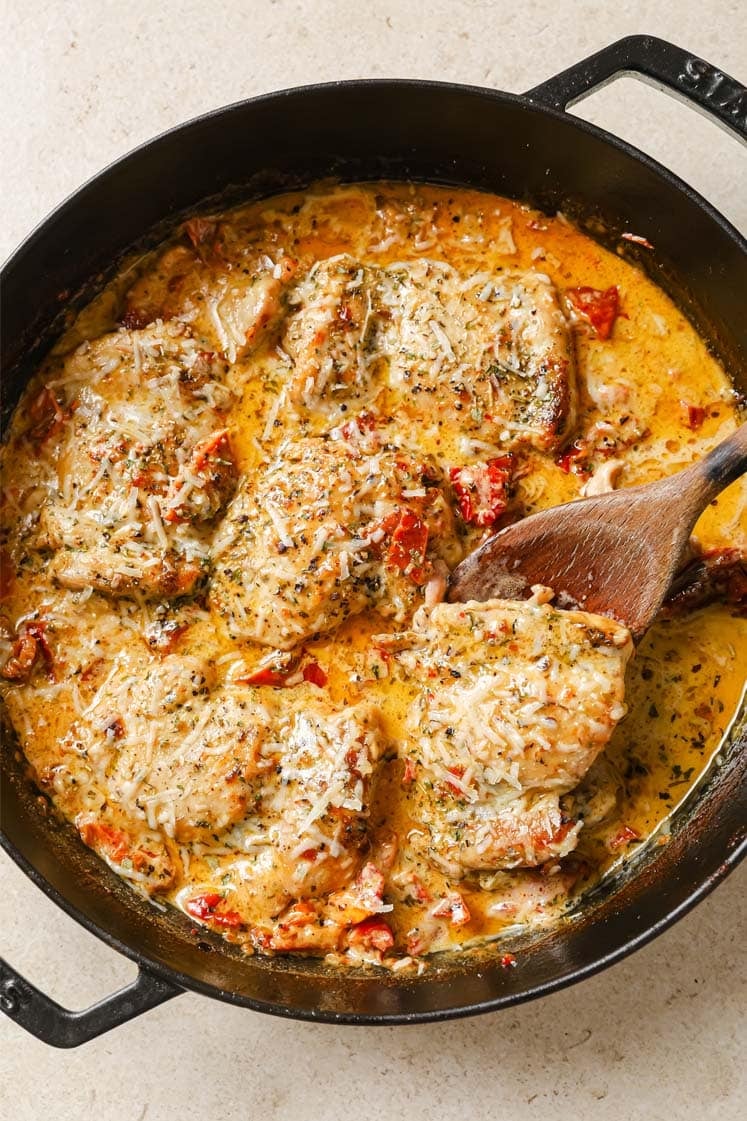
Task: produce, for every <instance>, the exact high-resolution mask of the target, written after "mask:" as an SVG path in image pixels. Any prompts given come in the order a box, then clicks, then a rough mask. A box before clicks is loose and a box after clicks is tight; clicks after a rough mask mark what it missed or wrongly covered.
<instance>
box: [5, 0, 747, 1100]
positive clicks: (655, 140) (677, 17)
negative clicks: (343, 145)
mask: <svg viewBox="0 0 747 1121" xmlns="http://www.w3.org/2000/svg"><path fill="white" fill-rule="evenodd" d="M0 10H1V11H2V13H3V16H4V19H3V28H4V34H3V43H2V48H1V50H2V66H0V96H1V99H2V100H1V103H2V105H3V113H2V115H0V177H1V178H0V187H1V197H2V199H3V209H2V224H1V226H0V256H2V257H4V256H5V255H6V254H7V253H8V252H10V250H11V249H12V248H13V247H14V245H15V244H16V243H17V242H18V241H20V240H21V239H22V238H23V237H24V236H25V235H26V234H27V233H28V232H29V230H30V229H31V228H32V227H33V225H34V224H35V223H36V222H37V221H39V220H40V219H42V218H43V217H44V215H45V214H46V213H47V212H48V211H49V209H50V208H51V207H53V206H54V205H55V204H57V203H58V202H59V201H61V199H63V198H64V197H65V196H66V195H67V194H68V193H69V192H71V191H72V190H74V189H75V188H76V187H77V186H79V185H80V183H81V182H82V181H83V180H85V179H87V178H88V177H89V176H90V175H93V174H94V173H95V172H96V171H98V170H99V169H100V168H101V167H102V166H103V165H104V164H106V163H108V162H109V161H110V160H112V159H114V158H116V157H117V156H119V155H121V154H123V153H124V152H126V151H128V150H129V149H130V148H132V147H133V146H134V145H136V144H139V143H140V142H142V141H144V140H146V139H148V138H149V137H150V136H152V135H154V134H155V133H157V132H159V131H161V130H162V129H164V128H167V127H169V126H172V125H175V124H178V123H179V122H180V121H183V120H185V119H186V118H188V117H191V116H193V115H195V114H197V113H200V112H203V111H205V110H208V109H212V108H214V107H216V106H219V105H221V104H225V103H227V102H230V101H234V100H237V99H239V98H242V97H245V96H248V95H251V94H257V93H261V92H264V91H268V90H272V89H278V88H281V87H283V86H290V85H296V84H301V83H304V82H310V81H320V80H329V79H335V78H349V77H360V76H384V75H387V76H402V77H404V76H411V77H423V78H439V79H446V80H454V81H463V82H468V83H475V84H480V85H495V86H497V87H500V88H503V89H508V90H512V91H521V90H524V89H527V88H529V87H530V86H532V85H534V84H536V83H537V82H538V81H540V80H541V79H542V78H544V77H546V76H549V75H550V74H552V73H554V72H556V71H558V70H561V69H562V68H564V67H565V66H567V65H570V64H571V63H572V62H574V61H576V60H577V59H579V58H581V57H583V55H585V54H588V53H590V52H591V51H593V50H595V49H597V48H599V47H601V46H603V45H604V44H606V43H608V42H610V41H612V40H613V39H615V38H618V37H619V36H621V35H626V34H631V33H634V32H647V33H651V34H656V35H661V36H662V37H665V38H670V39H672V40H674V41H676V42H679V43H680V44H682V45H684V46H687V47H688V49H690V50H692V51H693V52H694V53H697V54H699V55H701V56H702V57H705V58H707V59H709V60H711V61H712V62H714V63H715V64H717V65H718V66H720V67H722V68H723V69H725V70H726V71H728V72H731V73H732V74H735V75H737V76H738V77H741V78H742V80H745V77H746V76H747V38H746V37H745V35H744V33H743V28H744V15H743V11H744V10H743V6H742V4H741V3H740V2H736V0H735V2H719V3H710V4H708V5H703V4H702V3H700V2H698V0H669V3H666V2H665V3H661V4H657V5H653V4H646V3H644V2H642V0H628V3H627V4H617V5H609V4H608V5H603V4H600V3H598V2H597V3H590V2H586V0H584V2H579V3H568V2H564V0H524V3H522V4H516V5H514V4H508V3H506V2H502V0H501V2H497V0H494V2H489V0H485V2H483V0H448V2H447V0H430V2H428V3H426V2H423V0H408V2H405V0H399V2H397V0H379V2H378V3H377V4H375V5H368V4H363V3H359V4H357V5H356V4H351V3H350V0H306V2H303V0H273V2H267V0H254V2H252V0H232V2H229V0H212V2H209V3H206V2H205V0H201V2H197V0H185V2H182V3H179V4H177V3H171V2H159V3H154V4H145V5H123V4H120V3H115V2H114V0H95V2H94V0H72V2H67V3H60V2H56V3H55V2H43V0H25V2H23V3H20V2H18V0H16V2H13V0H3V2H2V7H1V8H0ZM740 10H741V12H742V14H741V16H740V15H739V12H740ZM740 22H741V24H742V31H741V32H740ZM576 111H578V112H579V113H581V114H582V115H583V116H585V117H588V118H589V119H592V120H594V121H596V122H597V123H599V124H602V125H604V126H605V127H607V128H609V129H611V130H612V131H614V132H617V133H618V134H619V135H622V136H625V137H626V138H628V139H630V140H632V141H633V142H635V143H636V144H637V145H638V146H639V147H641V148H643V149H644V150H645V151H647V152H649V153H650V154H652V155H654V156H655V157H657V158H658V159H660V160H661V161H662V162H663V163H665V164H667V165H668V166H669V167H671V168H672V169H674V170H675V171H677V172H679V173H680V174H681V175H682V176H683V178H685V179H686V180H687V181H689V182H690V183H692V184H693V185H694V186H695V187H696V188H698V189H699V190H700V191H701V192H702V193H703V194H704V195H706V197H708V198H709V199H710V200H711V201H713V202H714V203H715V204H716V206H717V207H718V208H719V209H721V210H722V212H723V213H725V214H726V215H727V216H728V217H729V218H731V219H732V221H734V222H735V223H736V224H737V225H739V226H740V227H741V228H742V229H743V230H747V190H746V189H745V170H746V167H745V155H744V152H743V151H742V150H740V148H739V146H738V144H737V143H736V142H735V141H734V140H733V139H732V138H730V137H729V136H727V135H726V133H723V132H721V131H720V130H718V129H717V128H716V127H715V126H714V125H713V124H712V123H711V122H709V121H707V120H705V119H704V118H701V117H699V116H698V115H697V114H695V113H693V112H692V111H690V110H688V109H686V108H685V107H683V106H682V105H680V104H678V103H676V102H674V101H673V100H671V99H669V98H666V97H665V96H664V95H663V94H661V93H659V92H657V91H655V90H653V89H650V88H648V87H646V86H643V85H641V84H639V83H634V82H633V81H631V80H629V79H623V80H621V81H619V82H616V83H614V84H613V86H611V87H608V88H607V89H606V90H603V91H601V92H600V93H599V94H597V95H595V96H594V97H593V98H592V99H591V100H590V101H588V102H585V103H584V105H583V107H580V108H578V109H577V110H576ZM746 886H747V873H745V871H744V869H743V870H742V871H741V872H739V873H736V874H735V875H734V876H732V877H731V879H730V880H729V881H728V882H727V883H726V884H725V885H723V886H722V887H721V888H719V889H718V891H717V892H716V893H715V894H714V895H712V896H711V897H710V898H709V899H707V900H706V901H705V902H704V903H703V904H702V905H701V906H700V907H698V908H697V909H696V911H695V912H693V913H692V914H691V915H689V916H688V917H687V918H685V919H684V920H683V921H682V922H680V923H679V924H678V925H677V926H676V927H675V928H673V929H672V930H670V931H668V932H667V933H666V934H664V935H663V936H662V937H661V938H659V939H658V940H657V941H656V942H654V943H653V944H651V945H649V946H648V947H647V948H645V949H644V950H642V951H640V952H639V953H638V954H636V955H634V956H633V957H632V958H629V959H627V960H626V961H624V962H623V963H621V964H619V965H617V966H615V967H614V968H613V969H611V970H609V971H607V972H606V973H604V974H602V975H600V976H598V977H595V978H593V979H592V980H590V981H587V982H585V983H584V984H583V985H580V986H576V987H575V988H572V989H570V990H566V991H565V992H562V993H558V994H555V995H554V996H551V997H549V998H546V999H545V1000H542V1001H539V1002H535V1003H533V1004H530V1005H525V1006H522V1007H519V1008H516V1009H512V1010H509V1011H506V1012H503V1013H500V1014H497V1015H492V1016H487V1017H482V1018H479V1019H476V1020H469V1021H457V1022H453V1023H447V1024H435V1025H429V1026H423V1027H417V1028H400V1029H395V1028H367V1029H360V1028H359V1029H351V1028H338V1027H330V1026H322V1025H307V1024H298V1023H292V1022H286V1021H282V1020H273V1019H270V1018H268V1017H262V1016H259V1015H257V1014H255V1013H252V1012H248V1011H244V1010H241V1009H237V1008H231V1007H229V1006H227V1005H223V1004H219V1003H217V1002H215V1001H210V1000H207V999H204V998H201V997H197V996H192V995H186V996H182V997H179V998H178V999H177V1000H174V1001H172V1002H170V1003H168V1004H166V1005H163V1006H162V1007H161V1008H158V1009H156V1010H155V1011H153V1012H151V1013H149V1014H148V1015H146V1016H144V1017H142V1018H140V1019H137V1020H135V1021H133V1022H132V1023H130V1024H128V1025H125V1026H124V1027H123V1028H120V1029H119V1030H117V1031H115V1032H113V1033H112V1034H110V1035H107V1036H104V1037H102V1038H101V1039H99V1040H97V1041H94V1042H93V1043H90V1044H88V1045H86V1046H85V1047H82V1048H80V1049H79V1050H77V1051H74V1052H58V1051H54V1050H52V1049H50V1048H47V1047H45V1046H43V1045H42V1044H40V1043H38V1042H37V1041H35V1040H34V1039H32V1038H31V1037H30V1036H27V1035H26V1034H24V1033H23V1032H22V1031H21V1030H20V1029H19V1028H17V1027H15V1026H14V1025H13V1024H11V1023H10V1022H9V1021H8V1020H7V1019H5V1018H4V1017H0V1040H1V1041H2V1047H1V1050H0V1086H2V1091H0V1121H26V1119H33V1121H37V1119H40V1118H49V1119H50V1121H79V1119H80V1118H83V1117H86V1118H88V1117H95V1118H96V1121H143V1119H146V1118H147V1119H148V1121H161V1119H170V1118H172V1117H181V1116H196V1117H200V1118H204V1119H206V1121H213V1119H216V1121H217V1119H220V1121H233V1119H236V1121H238V1119H244V1118H247V1119H248V1118H252V1119H254V1118H259V1117H261V1118H263V1119H265V1121H279V1119H285V1118H296V1117H303V1118H307V1119H310V1121H336V1119H338V1118H339V1119H342V1118H345V1119H346V1121H348V1119H349V1118H350V1117H351V1116H360V1115H363V1116H376V1117H383V1118H388V1117H395V1116H400V1115H404V1114H405V1113H406V1114H407V1115H408V1116H412V1117H416V1118H420V1117H429V1118H434V1119H436V1118H438V1119H444V1121H451V1119H452V1118H453V1119H457V1118H458V1119H460V1121H464V1119H465V1118H468V1119H470V1121H472V1119H474V1121H479V1119H481V1118H491V1119H499V1118H504V1117H506V1118H509V1117H510V1118H511V1119H512V1121H525V1119H528V1118H544V1117H549V1116H561V1115H562V1116H566V1117H573V1118H574V1119H575V1118H578V1119H579V1121H586V1118H594V1119H595V1121H596V1119H599V1121H606V1119H608V1118H609V1119H614V1121H621V1119H622V1121H636V1119H639V1118H640V1119H641V1121H643V1119H645V1121H658V1119H662V1121H672V1119H677V1121H679V1119H683V1121H690V1119H692V1121H706V1119H707V1118H712V1117H713V1118H716V1117H718V1118H719V1121H731V1119H732V1118H733V1119H736V1118H738V1117H741V1116H743V1115H744V1111H745V1108H746V1103H747V1083H746V1081H745V1073H744V1061H743V1049H744V1042H745V1033H744V1027H743V1024H744V1020H743V1019H740V1017H742V1016H743V1009H744V998H745V989H746V986H745V983H744V953H743V931H744V925H743V924H744V919H745V904H744V898H745V890H744V889H745V887H746ZM740 888H741V891H740ZM0 893H1V897H2V900H3V906H2V909H1V913H0V948H1V950H2V954H3V955H4V956H5V957H6V958H7V959H8V960H9V961H11V962H13V964H14V965H15V966H16V967H17V968H19V969H20V970H21V971H22V972H23V973H25V974H26V976H27V977H28V978H29V979H30V980H32V981H35V982H37V983H38V984H40V985H41V986H42V987H43V988H44V989H45V990H46V991H48V992H51V994H52V995H53V996H55V997H56V998H57V999H59V1000H61V1001H62V1002H63V1003H65V1004H67V1006H68V1007H82V1006H84V1005H86V1004H88V1003H90V1002H92V1001H93V1000H95V999H97V998H99V997H101V996H103V995H104V994H106V993H108V992H110V991H112V990H113V989H114V988H116V987H118V986H119V985H121V984H122V983H124V982H125V981H126V980H128V979H129V978H130V977H131V976H133V974H134V968H133V967H132V966H131V965H130V963H129V962H127V961H125V960H124V959H122V958H120V957H118V956H117V955H116V954H115V953H113V952H112V951H110V950H108V949H107V948H106V947H104V946H103V944H101V943H99V942H98V941H97V940H96V939H95V938H93V937H92V936H91V935H88V934H87V933H85V932H84V931H83V930H82V929H80V928H79V927H78V926H77V925H76V924H75V923H74V922H72V920H70V919H68V918H67V917H66V916H65V915H63V914H62V912H60V911H59V910H58V909H57V908H55V907H54V906H53V905H52V904H51V903H50V902H49V901H48V900H46V899H45V898H44V897H43V896H42V894H41V893H40V892H39V891H38V890H37V889H35V888H34V887H33V886H32V885H31V883H30V882H29V881H28V880H26V878H25V877H24V876H23V875H22V874H21V873H20V871H18V870H17V869H16V868H15V866H14V865H12V864H11V862H10V861H9V860H8V859H7V858H5V857H3V858H2V860H1V861H0ZM740 919H741V921H742V937H741V938H740V932H739V927H740Z"/></svg>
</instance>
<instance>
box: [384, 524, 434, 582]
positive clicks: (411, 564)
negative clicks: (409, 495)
mask: <svg viewBox="0 0 747 1121" xmlns="http://www.w3.org/2000/svg"><path fill="white" fill-rule="evenodd" d="M427 546H428V526H427V525H425V523H424V522H421V520H420V518H419V517H418V516H417V514H413V512H412V510H402V511H401V513H400V516H399V521H398V523H397V527H396V529H395V530H394V532H393V534H392V540H391V544H390V546H389V553H388V555H387V559H388V562H389V564H390V565H392V566H393V567H394V568H399V569H400V571H401V572H403V573H404V574H405V575H406V576H409V577H410V579H411V580H412V582H413V584H424V583H425V582H426V579H427V575H426V571H425V550H426V548H427Z"/></svg>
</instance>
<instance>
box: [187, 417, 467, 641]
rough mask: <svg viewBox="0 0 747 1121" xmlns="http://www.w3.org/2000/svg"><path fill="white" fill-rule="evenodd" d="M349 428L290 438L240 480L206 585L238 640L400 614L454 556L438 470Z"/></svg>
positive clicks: (275, 637)
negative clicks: (366, 613) (369, 611)
mask: <svg viewBox="0 0 747 1121" xmlns="http://www.w3.org/2000/svg"><path fill="white" fill-rule="evenodd" d="M361 423H365V422H361ZM346 430H347V431H348V432H349V434H350V435H349V437H347V438H346V437H345V436H344V435H343V434H342V432H338V433H337V435H338V437H339V438H337V439H334V438H332V439H321V438H311V437H310V438H307V439H302V440H297V441H291V442H288V443H286V444H285V445H283V446H282V447H281V448H280V449H279V450H278V453H277V457H276V458H275V459H274V460H273V461H272V462H271V463H270V464H269V465H268V466H267V468H266V469H265V470H264V471H263V472H261V473H259V474H258V475H257V476H256V477H254V478H247V479H245V480H244V481H243V483H242V486H241V488H240V490H239V493H238V494H237V496H236V498H235V499H234V501H233V502H232V503H231V506H230V507H229V509H228V512H227V514H226V517H225V520H224V522H223V525H222V528H221V531H220V533H219V534H218V535H217V537H216V541H215V544H214V550H213V575H212V579H211V583H210V593H209V596H210V604H211V606H212V607H213V609H215V610H216V611H217V612H219V613H220V615H221V616H222V618H223V619H224V620H225V623H226V625H227V627H228V630H229V633H230V634H231V635H232V636H233V637H236V638H250V639H253V640H255V641H257V642H261V643H264V644H266V645H270V646H275V647H277V648H279V649H281V650H289V649H292V648H293V647H294V646H296V645H298V644H299V643H300V642H302V641H303V639H305V638H308V637H309V636H311V635H314V634H317V633H320V632H326V631H330V630H332V629H333V628H334V627H335V626H337V625H338V624H339V623H340V622H342V620H343V619H345V618H347V617H348V616H350V615H355V614H357V613H359V612H361V611H363V610H365V609H366V608H367V607H377V608H378V609H379V610H380V611H381V612H382V613H383V614H385V615H387V616H389V617H392V618H394V619H403V618H404V617H405V615H406V613H407V611H408V610H411V608H412V606H413V605H414V604H416V603H417V602H418V601H419V600H420V599H421V598H422V596H423V589H424V588H425V587H426V586H427V585H428V584H429V582H430V581H431V580H432V579H434V578H440V579H441V580H443V574H442V573H443V571H445V568H444V566H445V565H448V564H449V562H450V563H451V564H453V563H455V562H456V560H458V558H459V548H460V547H459V544H458V542H457V541H456V539H455V537H454V533H453V523H452V514H451V511H450V508H449V505H448V503H447V501H446V499H445V497H444V493H443V489H442V479H441V476H440V474H439V472H438V470H437V469H436V467H435V466H434V465H433V464H432V463H429V462H428V461H424V460H423V459H422V458H416V457H415V456H413V455H412V454H411V453H409V452H407V451H404V450H402V449H398V448H395V447H394V446H392V445H389V444H387V445H380V444H379V443H378V442H377V439H376V437H375V435H371V437H370V440H368V441H366V440H362V439H360V437H361V430H360V428H359V427H358V425H356V423H355V422H353V423H352V424H351V425H350V426H346Z"/></svg>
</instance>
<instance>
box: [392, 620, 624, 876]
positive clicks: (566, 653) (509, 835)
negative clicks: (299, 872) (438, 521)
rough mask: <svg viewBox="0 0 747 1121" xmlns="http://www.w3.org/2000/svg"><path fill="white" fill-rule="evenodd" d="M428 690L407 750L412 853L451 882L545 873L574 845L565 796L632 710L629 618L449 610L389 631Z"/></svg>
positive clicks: (421, 689) (420, 696)
mask: <svg viewBox="0 0 747 1121" xmlns="http://www.w3.org/2000/svg"><path fill="white" fill-rule="evenodd" d="M377 641H378V642H380V643H381V644H382V645H384V646H387V645H388V646H390V647H391V648H393V649H394V650H395V651H396V655H395V656H396V661H397V663H398V664H399V666H400V669H401V671H402V672H403V673H404V675H405V676H406V678H407V679H408V680H409V681H410V682H412V684H413V685H414V686H416V688H417V697H416V699H415V701H414V702H413V704H412V707H411V710H410V713H409V717H408V733H407V738H406V740H405V742H404V744H403V745H402V751H403V753H404V755H405V757H406V760H407V764H406V777H407V781H408V782H410V783H411V784H412V785H411V787H410V802H411V810H410V813H411V816H412V818H413V819H414V820H415V821H417V822H419V826H418V827H417V828H416V830H415V831H414V832H413V834H412V835H411V839H412V841H413V844H414V847H415V848H417V849H418V851H420V850H422V852H423V853H424V854H425V856H426V857H427V859H429V860H431V861H432V862H433V863H435V864H436V865H437V866H439V867H441V868H443V869H444V870H445V871H446V872H447V873H448V874H450V875H463V874H465V873H467V872H476V871H483V870H491V869H498V868H515V867H519V866H533V865H538V864H542V863H544V862H546V861H548V860H555V859H557V858H559V857H561V856H563V855H565V854H566V853H568V852H570V851H571V850H572V849H573V848H574V847H575V845H576V841H577V836H578V830H579V828H580V825H581V822H577V821H574V820H571V819H566V817H565V816H564V814H563V812H562V810H561V807H560V802H559V799H560V797H561V796H562V795H563V794H565V793H566V792H567V791H569V790H571V789H572V788H573V787H574V786H575V785H576V784H577V783H578V782H579V780H580V779H581V778H582V777H583V776H584V775H585V773H586V772H587V770H588V769H589V767H590V766H591V764H592V763H593V761H594V759H595V758H596V756H597V755H598V753H599V752H600V751H601V750H602V748H603V747H604V746H605V744H606V743H607V741H608V740H609V737H610V735H611V734H612V731H613V729H614V727H615V725H616V723H617V722H618V721H619V720H620V719H621V718H622V716H623V715H624V713H625V706H624V704H623V697H624V686H625V681H624V679H625V666H626V663H627V661H628V659H629V657H630V655H631V653H632V649H633V646H632V641H631V638H630V633H629V632H628V630H627V629H626V628H625V627H624V626H622V625H621V624H618V623H615V622H613V621H612V620H610V619H607V618H604V617H602V616H598V615H589V614H586V613H584V612H573V611H560V610H557V609H556V608H554V607H551V606H550V605H548V604H544V605H537V604H534V603H529V602H524V603H513V602H508V601H502V600H489V601H487V602H485V603H465V604H440V605H438V606H437V607H435V608H434V609H433V611H432V612H430V613H428V612H426V611H425V610H424V609H421V610H420V612H419V613H418V614H417V615H416V616H415V620H414V626H413V631H412V632H410V633H408V634H405V635H403V636H396V635H395V636H390V637H388V638H387V637H386V636H379V638H378V639H377Z"/></svg>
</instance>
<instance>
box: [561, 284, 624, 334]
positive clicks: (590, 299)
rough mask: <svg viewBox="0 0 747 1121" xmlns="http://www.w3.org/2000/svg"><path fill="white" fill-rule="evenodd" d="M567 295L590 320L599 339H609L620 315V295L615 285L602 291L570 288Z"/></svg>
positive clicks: (583, 286) (585, 287)
mask: <svg viewBox="0 0 747 1121" xmlns="http://www.w3.org/2000/svg"><path fill="white" fill-rule="evenodd" d="M566 295H567V296H568V299H569V300H570V301H571V303H572V304H573V306H574V307H575V308H576V310H577V311H578V312H579V313H580V314H581V315H583V316H584V318H585V319H588V321H589V323H591V325H592V327H593V328H594V330H595V331H596V334H597V338H599V339H608V338H609V337H610V335H611V334H612V329H613V327H614V326H615V320H616V319H617V317H618V315H620V314H621V313H620V293H619V291H618V288H617V286H616V285H615V284H613V285H612V286H611V287H610V288H605V289H604V291H602V290H601V289H599V288H589V287H588V286H586V285H582V286H581V287H580V288H569V289H568V290H567V293H566Z"/></svg>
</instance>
